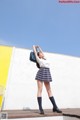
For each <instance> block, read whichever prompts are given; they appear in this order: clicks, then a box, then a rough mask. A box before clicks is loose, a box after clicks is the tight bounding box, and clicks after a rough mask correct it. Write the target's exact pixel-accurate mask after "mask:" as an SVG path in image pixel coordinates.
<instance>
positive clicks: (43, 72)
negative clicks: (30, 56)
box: [35, 67, 52, 82]
mask: <svg viewBox="0 0 80 120" xmlns="http://www.w3.org/2000/svg"><path fill="white" fill-rule="evenodd" d="M35 79H36V80H40V81H44V82H51V81H52V77H51V73H50V69H49V68H44V67H41V68H40V69H39V70H38V72H37V74H36V77H35Z"/></svg>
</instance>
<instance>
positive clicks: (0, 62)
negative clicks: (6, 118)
mask: <svg viewBox="0 0 80 120" xmlns="http://www.w3.org/2000/svg"><path fill="white" fill-rule="evenodd" d="M11 55H12V47H7V46H0V87H1V89H0V90H2V88H3V89H5V88H6V83H7V77H8V71H9V66H10V60H11ZM2 101H3V96H1V95H0V107H1V106H2Z"/></svg>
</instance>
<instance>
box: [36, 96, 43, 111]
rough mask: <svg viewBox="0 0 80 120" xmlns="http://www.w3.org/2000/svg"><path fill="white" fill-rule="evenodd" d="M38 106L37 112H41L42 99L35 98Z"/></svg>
mask: <svg viewBox="0 0 80 120" xmlns="http://www.w3.org/2000/svg"><path fill="white" fill-rule="evenodd" d="M37 101H38V105H39V110H40V111H42V110H43V109H42V97H37Z"/></svg>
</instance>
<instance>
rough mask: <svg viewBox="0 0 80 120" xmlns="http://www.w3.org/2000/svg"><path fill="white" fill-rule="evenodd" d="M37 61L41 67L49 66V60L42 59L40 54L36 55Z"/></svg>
mask: <svg viewBox="0 0 80 120" xmlns="http://www.w3.org/2000/svg"><path fill="white" fill-rule="evenodd" d="M36 59H37V62H38V63H39V65H40V67H45V68H49V67H50V65H49V62H48V60H47V59H40V58H39V57H38V56H36Z"/></svg>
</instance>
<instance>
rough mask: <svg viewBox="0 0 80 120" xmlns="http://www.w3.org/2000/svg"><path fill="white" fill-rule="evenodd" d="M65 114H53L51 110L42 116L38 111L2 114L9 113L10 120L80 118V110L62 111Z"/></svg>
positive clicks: (8, 111) (13, 111)
mask: <svg viewBox="0 0 80 120" xmlns="http://www.w3.org/2000/svg"><path fill="white" fill-rule="evenodd" d="M62 111H63V113H56V112H52V110H50V109H45V110H44V112H45V114H44V115H40V114H39V111H38V110H33V109H32V110H31V109H26V110H3V111H1V113H7V117H8V119H16V118H40V117H61V116H68V117H75V118H80V109H79V108H76V109H62Z"/></svg>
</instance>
